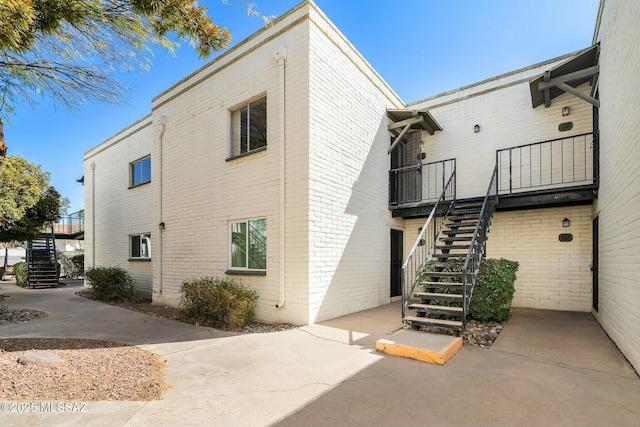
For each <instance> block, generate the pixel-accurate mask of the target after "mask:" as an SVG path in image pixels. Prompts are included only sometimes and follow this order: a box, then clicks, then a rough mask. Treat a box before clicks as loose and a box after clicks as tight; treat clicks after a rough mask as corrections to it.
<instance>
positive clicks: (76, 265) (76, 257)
mask: <svg viewBox="0 0 640 427" xmlns="http://www.w3.org/2000/svg"><path fill="white" fill-rule="evenodd" d="M58 261H59V262H60V270H61V271H60V275H61V276H63V277H67V278H70V279H77V278H78V277H81V276H83V275H84V254H78V253H77V252H60V253H59V254H58Z"/></svg>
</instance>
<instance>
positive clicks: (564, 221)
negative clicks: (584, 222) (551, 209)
mask: <svg viewBox="0 0 640 427" xmlns="http://www.w3.org/2000/svg"><path fill="white" fill-rule="evenodd" d="M570 225H571V221H569V218H565V219H563V220H562V228H568V227H569V226H570Z"/></svg>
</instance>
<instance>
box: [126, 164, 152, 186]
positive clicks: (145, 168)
mask: <svg viewBox="0 0 640 427" xmlns="http://www.w3.org/2000/svg"><path fill="white" fill-rule="evenodd" d="M129 168H130V172H129V173H130V175H131V179H130V182H129V186H131V187H135V186H138V185H141V184H145V183H147V182H150V181H151V156H147V157H145V158H143V159H140V160H137V161H135V162H133V163H131V165H130V166H129Z"/></svg>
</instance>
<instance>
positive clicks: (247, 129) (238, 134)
mask: <svg viewBox="0 0 640 427" xmlns="http://www.w3.org/2000/svg"><path fill="white" fill-rule="evenodd" d="M266 146H267V97H262V98H260V99H256V100H255V101H251V102H249V103H248V104H246V105H244V106H243V107H242V108H239V109H238V110H235V111H232V112H231V155H232V156H233V157H235V156H240V155H242V154H246V153H250V152H252V151H255V150H258V149H260V148H263V147H266Z"/></svg>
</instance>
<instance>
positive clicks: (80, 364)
mask: <svg viewBox="0 0 640 427" xmlns="http://www.w3.org/2000/svg"><path fill="white" fill-rule="evenodd" d="M37 351H46V352H49V353H53V354H55V355H57V356H58V357H59V358H60V359H61V361H59V362H56V363H51V364H27V365H25V364H23V363H21V361H20V359H21V358H23V357H24V356H26V355H28V354H30V353H31V354H33V353H35V352H37ZM0 369H1V372H0V400H5V401H10V400H27V401H43V400H57V401H83V402H84V401H96V400H154V399H158V398H160V393H161V391H162V389H163V386H164V385H163V377H164V374H163V363H162V362H161V361H160V359H159V357H158V356H157V355H155V354H153V353H151V352H148V351H146V350H142V349H140V348H138V347H135V346H130V345H127V344H121V343H114V342H109V341H98V340H87V339H70V338H13V339H0Z"/></svg>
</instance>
